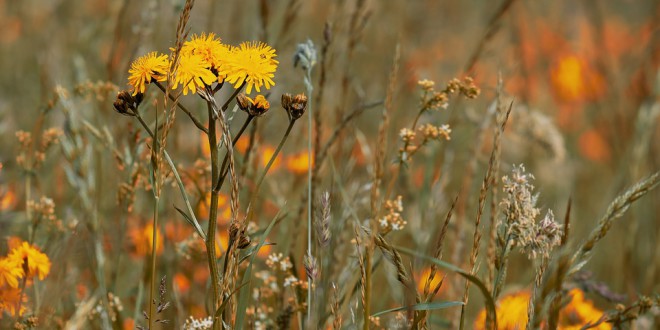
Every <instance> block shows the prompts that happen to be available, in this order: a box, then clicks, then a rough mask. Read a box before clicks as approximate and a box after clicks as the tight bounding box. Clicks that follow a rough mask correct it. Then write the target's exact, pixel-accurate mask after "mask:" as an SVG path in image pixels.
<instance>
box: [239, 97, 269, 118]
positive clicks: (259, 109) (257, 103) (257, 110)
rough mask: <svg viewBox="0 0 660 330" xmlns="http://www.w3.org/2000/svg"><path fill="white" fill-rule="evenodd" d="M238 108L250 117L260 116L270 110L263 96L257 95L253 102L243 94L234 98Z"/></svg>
mask: <svg viewBox="0 0 660 330" xmlns="http://www.w3.org/2000/svg"><path fill="white" fill-rule="evenodd" d="M236 102H237V103H238V107H239V108H240V109H241V110H243V111H245V112H247V113H248V114H249V115H251V116H262V115H263V114H265V113H266V112H267V111H268V110H269V109H270V103H268V101H267V100H266V98H265V97H264V96H263V95H257V96H256V97H255V98H254V100H253V99H252V98H250V97H249V96H246V95H245V94H243V93H240V94H238V95H237V96H236Z"/></svg>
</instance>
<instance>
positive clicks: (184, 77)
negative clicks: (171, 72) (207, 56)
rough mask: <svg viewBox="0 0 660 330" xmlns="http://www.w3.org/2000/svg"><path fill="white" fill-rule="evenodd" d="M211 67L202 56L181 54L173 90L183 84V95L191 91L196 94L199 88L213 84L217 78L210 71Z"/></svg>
mask: <svg viewBox="0 0 660 330" xmlns="http://www.w3.org/2000/svg"><path fill="white" fill-rule="evenodd" d="M209 67H210V65H209V63H208V62H206V61H205V60H204V58H203V57H202V56H201V55H198V54H181V56H179V65H178V67H177V69H176V77H174V84H173V85H172V89H176V88H177V87H178V86H179V84H181V85H183V95H188V91H189V90H190V91H191V92H193V93H196V92H197V89H198V88H204V85H210V84H212V83H213V82H214V81H215V80H216V76H215V75H214V74H213V72H211V71H210V70H209V69H208V68H209Z"/></svg>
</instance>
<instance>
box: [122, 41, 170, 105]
mask: <svg viewBox="0 0 660 330" xmlns="http://www.w3.org/2000/svg"><path fill="white" fill-rule="evenodd" d="M168 68H169V63H168V61H167V55H163V54H160V55H159V54H158V53H157V52H151V53H149V54H147V55H144V56H142V57H139V58H138V59H137V60H135V61H134V62H133V63H131V68H130V69H129V70H128V73H129V74H130V76H129V77H128V84H129V85H131V86H133V96H135V95H136V94H137V93H138V92H139V93H144V91H145V90H146V85H147V84H149V83H150V82H151V81H152V80H153V79H155V80H156V81H165V80H167V70H168Z"/></svg>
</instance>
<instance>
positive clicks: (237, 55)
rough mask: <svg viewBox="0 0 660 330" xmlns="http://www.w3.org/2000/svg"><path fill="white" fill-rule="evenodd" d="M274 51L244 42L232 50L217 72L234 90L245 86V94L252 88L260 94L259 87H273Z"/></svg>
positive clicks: (263, 44) (275, 63)
mask: <svg viewBox="0 0 660 330" xmlns="http://www.w3.org/2000/svg"><path fill="white" fill-rule="evenodd" d="M276 56H277V55H276V54H275V49H273V48H272V47H270V46H268V45H267V44H265V43H262V42H244V43H241V44H240V45H239V46H238V47H235V48H233V49H232V52H231V56H230V57H229V58H228V61H227V63H226V65H225V67H224V68H222V70H221V71H220V72H219V73H220V74H223V75H226V78H225V80H226V81H228V82H229V83H231V84H233V85H234V87H235V88H238V87H239V86H241V85H243V83H245V84H246V89H247V90H246V93H247V94H250V93H251V92H252V88H253V87H254V88H255V89H256V90H257V92H261V89H260V88H261V86H265V87H266V89H270V87H271V86H274V85H275V82H274V81H273V79H272V78H273V77H275V74H274V73H275V70H277V63H279V62H278V61H277V60H275V57H276Z"/></svg>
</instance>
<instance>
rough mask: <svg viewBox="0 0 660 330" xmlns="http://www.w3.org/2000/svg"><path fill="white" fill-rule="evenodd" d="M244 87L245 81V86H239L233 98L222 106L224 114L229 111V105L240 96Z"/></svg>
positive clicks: (232, 95)
mask: <svg viewBox="0 0 660 330" xmlns="http://www.w3.org/2000/svg"><path fill="white" fill-rule="evenodd" d="M243 87H245V81H244V82H243V84H241V86H239V87H238V88H236V90H235V91H234V93H233V94H231V96H230V97H229V98H228V99H227V101H225V104H223V105H222V112H225V111H227V108H229V103H231V101H233V100H234V98H236V95H238V93H240V92H241V90H242V89H243Z"/></svg>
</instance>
